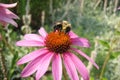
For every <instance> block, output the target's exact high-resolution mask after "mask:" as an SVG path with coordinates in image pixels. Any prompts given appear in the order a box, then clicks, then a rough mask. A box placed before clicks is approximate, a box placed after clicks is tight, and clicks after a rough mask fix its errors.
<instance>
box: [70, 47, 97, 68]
mask: <svg viewBox="0 0 120 80" xmlns="http://www.w3.org/2000/svg"><path fill="white" fill-rule="evenodd" d="M71 49H72V50H74V51H75V52H77V53H79V54H80V55H81V56H83V57H85V58H86V59H87V60H88V61H90V62H91V63H92V64H93V65H94V66H95V67H96V68H97V69H99V67H98V65H97V64H96V63H95V62H94V60H92V59H91V58H90V57H89V56H87V55H86V54H85V53H83V52H82V51H80V50H78V49H75V48H71Z"/></svg>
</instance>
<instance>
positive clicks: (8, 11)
mask: <svg viewBox="0 0 120 80" xmlns="http://www.w3.org/2000/svg"><path fill="white" fill-rule="evenodd" d="M5 13H6V15H7V16H8V17H9V18H13V19H19V17H18V16H17V15H16V14H14V13H13V12H11V11H10V10H8V9H5Z"/></svg>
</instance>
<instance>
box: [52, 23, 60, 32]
mask: <svg viewBox="0 0 120 80" xmlns="http://www.w3.org/2000/svg"><path fill="white" fill-rule="evenodd" d="M53 28H54V31H56V30H58V31H61V30H62V24H61V23H56V24H55V25H54V27H53Z"/></svg>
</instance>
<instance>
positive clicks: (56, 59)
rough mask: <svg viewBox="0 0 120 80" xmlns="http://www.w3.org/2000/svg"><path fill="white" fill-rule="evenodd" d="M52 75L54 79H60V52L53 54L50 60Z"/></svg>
mask: <svg viewBox="0 0 120 80" xmlns="http://www.w3.org/2000/svg"><path fill="white" fill-rule="evenodd" d="M52 75H53V79H54V80H61V79H62V61H61V57H60V54H55V55H54V56H53V60H52Z"/></svg>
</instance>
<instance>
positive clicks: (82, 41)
mask: <svg viewBox="0 0 120 80" xmlns="http://www.w3.org/2000/svg"><path fill="white" fill-rule="evenodd" d="M71 42H72V45H76V46H81V47H90V44H89V41H88V40H87V39H85V38H71Z"/></svg>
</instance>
